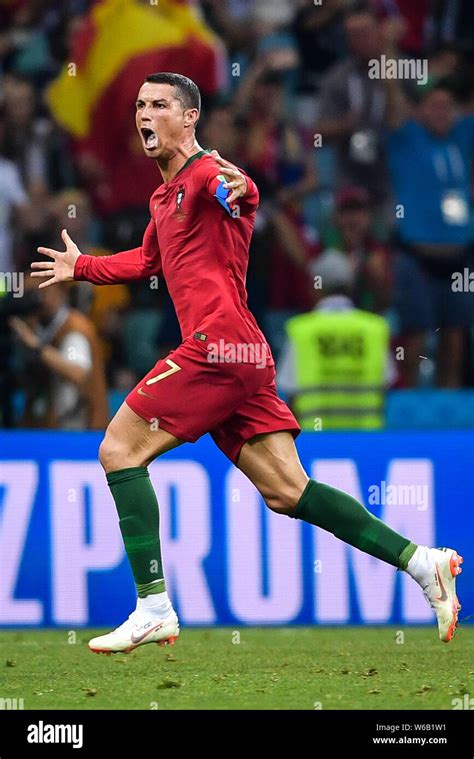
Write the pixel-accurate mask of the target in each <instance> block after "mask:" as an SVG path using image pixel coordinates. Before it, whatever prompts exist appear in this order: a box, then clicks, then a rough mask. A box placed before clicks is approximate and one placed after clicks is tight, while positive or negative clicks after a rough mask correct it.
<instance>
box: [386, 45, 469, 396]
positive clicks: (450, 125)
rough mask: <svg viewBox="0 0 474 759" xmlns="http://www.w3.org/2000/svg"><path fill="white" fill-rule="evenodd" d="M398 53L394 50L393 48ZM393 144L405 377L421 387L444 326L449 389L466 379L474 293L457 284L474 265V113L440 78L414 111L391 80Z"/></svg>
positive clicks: (442, 378) (441, 344)
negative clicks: (430, 342)
mask: <svg viewBox="0 0 474 759" xmlns="http://www.w3.org/2000/svg"><path fill="white" fill-rule="evenodd" d="M388 54H389V55H390V54H391V52H390V51H389V52H388ZM385 87H386V92H387V102H388V110H387V119H388V121H387V123H388V127H389V129H390V134H389V137H388V150H389V160H390V168H391V175H392V180H393V184H394V188H395V194H396V202H397V214H396V216H397V224H398V227H397V228H398V238H399V248H400V250H399V253H398V255H397V260H396V280H395V306H396V308H397V311H398V314H399V318H400V329H401V333H402V335H403V336H404V341H405V361H404V362H403V367H402V368H403V370H404V379H405V382H406V384H407V385H408V386H410V387H412V386H415V385H416V383H417V377H418V366H419V357H420V355H423V349H424V345H425V339H426V335H427V333H428V331H430V330H433V331H434V330H436V331H437V332H438V338H439V339H438V356H437V362H438V377H437V382H438V385H439V386H441V387H459V386H461V385H462V372H463V362H464V344H465V337H466V330H467V328H468V327H469V326H471V325H472V323H473V321H472V304H471V300H472V294H470V293H469V292H457V291H456V289H455V288H454V289H453V276H454V274H455V272H463V270H464V267H466V266H469V265H472V226H471V213H470V202H471V167H472V158H473V152H474V118H473V117H472V116H469V117H459V116H458V115H457V111H456V102H455V98H454V96H453V93H452V92H451V90H450V89H449V87H448V86H447V85H446V84H445V83H443V82H442V81H441V82H438V83H432V84H431V85H427V86H426V87H425V88H423V89H421V88H417V89H418V91H419V92H420V95H419V99H418V104H417V106H416V108H414V109H413V110H412V108H411V106H410V103H409V101H408V100H407V98H406V96H405V93H404V91H403V89H402V87H401V86H400V83H399V82H398V81H397V80H395V79H390V80H388V79H386V80H385Z"/></svg>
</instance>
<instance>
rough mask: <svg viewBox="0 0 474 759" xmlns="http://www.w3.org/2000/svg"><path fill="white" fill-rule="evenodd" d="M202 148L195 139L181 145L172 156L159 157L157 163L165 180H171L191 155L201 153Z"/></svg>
mask: <svg viewBox="0 0 474 759" xmlns="http://www.w3.org/2000/svg"><path fill="white" fill-rule="evenodd" d="M200 150H202V147H201V146H200V144H199V143H198V142H197V140H196V139H193V140H192V142H190V143H188V144H183V145H180V146H179V147H178V148H177V149H176V152H175V153H174V155H173V156H171V157H170V158H157V159H156V163H157V164H158V168H159V170H160V172H161V176H162V177H163V182H171V180H172V179H174V178H175V176H176V174H177V173H178V171H181V169H182V168H183V166H184V165H185V163H186V162H187V161H189V159H190V158H191V156H193V155H195V154H196V153H199V151H200Z"/></svg>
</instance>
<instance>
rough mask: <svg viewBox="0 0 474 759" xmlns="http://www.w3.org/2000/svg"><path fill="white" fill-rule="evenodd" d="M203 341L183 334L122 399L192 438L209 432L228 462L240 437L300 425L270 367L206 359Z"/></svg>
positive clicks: (236, 450)
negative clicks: (284, 399)
mask: <svg viewBox="0 0 474 759" xmlns="http://www.w3.org/2000/svg"><path fill="white" fill-rule="evenodd" d="M208 357H209V353H208V351H207V348H206V346H205V345H204V344H203V343H202V342H200V341H199V340H198V339H196V338H194V337H192V336H191V337H189V338H187V339H186V340H184V342H182V343H181V345H180V346H179V347H178V348H176V350H173V351H171V352H170V353H169V354H168V355H167V356H166V358H163V359H160V361H158V363H157V364H156V365H155V366H154V367H153V369H152V370H151V371H150V372H148V374H147V375H146V377H144V378H143V379H142V380H141V381H140V382H139V383H138V385H137V386H136V387H135V388H134V389H133V390H132V391H131V392H130V393H129V395H128V396H127V398H126V403H127V405H128V406H129V407H130V408H131V409H132V411H134V412H135V413H136V414H138V416H140V417H141V418H142V419H145V420H146V421H147V422H150V423H151V422H153V421H158V424H159V427H160V428H161V429H163V430H165V431H166V432H169V433H170V434H171V435H174V436H175V437H177V438H180V439H181V440H185V441H187V442H190V443H194V442H195V441H196V440H197V439H198V438H200V437H201V435H204V434H205V433H206V432H209V433H210V434H211V436H212V438H213V440H214V441H215V443H216V444H217V445H218V446H219V448H220V449H221V450H222V451H223V452H224V453H225V455H226V456H228V458H229V459H230V460H231V461H233V462H234V463H235V462H236V461H237V459H238V456H239V454H240V449H241V448H242V445H243V444H244V443H245V441H246V440H249V439H250V438H252V437H253V436H254V435H258V434H261V433H264V432H277V431H278V430H288V431H289V432H291V433H292V435H293V437H296V436H297V435H298V433H299V432H300V429H301V428H300V426H299V424H298V422H297V421H296V419H295V417H294V416H293V414H292V413H291V411H290V409H289V408H288V406H287V405H286V404H285V403H283V401H282V400H280V398H278V396H277V394H276V388H275V367H273V366H269V367H264V368H259V367H258V366H257V365H255V364H243V363H235V362H234V363H210V362H209V360H208Z"/></svg>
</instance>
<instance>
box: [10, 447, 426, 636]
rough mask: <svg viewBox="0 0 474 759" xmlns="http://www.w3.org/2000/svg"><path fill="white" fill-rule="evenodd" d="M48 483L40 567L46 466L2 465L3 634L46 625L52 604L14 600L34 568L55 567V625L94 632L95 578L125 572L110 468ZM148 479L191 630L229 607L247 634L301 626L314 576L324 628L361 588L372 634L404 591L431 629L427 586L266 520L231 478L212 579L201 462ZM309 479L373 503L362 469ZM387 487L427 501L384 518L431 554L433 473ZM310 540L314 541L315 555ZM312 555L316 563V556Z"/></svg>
mask: <svg viewBox="0 0 474 759" xmlns="http://www.w3.org/2000/svg"><path fill="white" fill-rule="evenodd" d="M46 471H47V472H48V478H49V493H50V505H49V509H50V514H49V517H50V520H49V521H50V533H49V541H50V547H48V546H47V545H44V546H43V545H42V546H41V551H39V550H38V546H36V549H35V555H27V553H26V551H25V544H26V541H27V536H28V530H29V526H30V522H31V519H32V515H33V512H34V504H35V497H36V493H37V488H38V481H39V469H38V465H37V464H36V462H33V461H21V462H18V461H15V462H11V461H4V462H2V463H1V465H0V565H1V572H0V625H1V624H3V625H14V624H20V625H40V624H41V623H42V622H43V620H44V615H45V608H44V604H45V601H44V599H43V600H39V599H38V598H34V597H33V598H28V597H25V592H24V590H22V592H21V595H20V594H18V593H17V588H16V586H17V582H18V578H19V576H21V575H23V574H26V576H27V577H28V582H29V584H28V587H31V586H32V576H33V577H34V573H35V562H38V561H43V562H45V561H50V562H51V566H50V577H51V615H50V618H51V620H52V622H53V623H54V624H59V625H71V624H77V625H82V624H84V625H85V624H88V623H90V615H89V589H88V582H89V581H90V580H91V578H94V583H95V585H94V587H95V592H96V593H98V592H99V590H100V582H99V580H100V576H99V579H97V576H96V575H95V574H94V573H107V572H109V571H111V570H113V569H116V568H117V567H118V566H119V565H121V564H122V562H124V561H125V560H126V559H125V555H124V551H123V546H122V540H121V536H120V532H119V528H118V523H117V516H116V513H115V507H114V504H113V501H112V498H111V497H110V493H109V490H108V488H107V485H106V482H105V478H104V475H103V473H102V470H101V468H100V466H99V465H98V464H97V463H96V462H92V461H90V460H88V461H52V462H50V464H49V470H44V471H43V474H45V472H46ZM150 473H151V477H152V480H153V482H154V484H155V487H156V490H157V493H158V500H159V503H160V513H161V519H160V529H161V538H162V544H163V551H164V556H165V570H166V576H167V582H168V587H169V589H170V591H171V594H172V596H173V598H174V599H175V600H176V601H177V604H178V608H179V611H180V615H181V619H182V622H183V623H185V624H214V623H216V622H219V621H220V620H219V614H218V609H219V608H222V606H223V603H224V604H225V605H228V608H229V610H230V613H231V614H232V615H233V617H234V618H235V619H236V620H238V621H239V622H240V623H242V624H266V623H275V624H277V623H280V624H285V623H288V622H292V621H293V620H297V618H298V615H299V614H300V613H301V610H302V606H303V603H304V597H303V596H304V594H303V588H304V582H303V580H304V576H305V575H306V584H307V583H308V580H307V577H308V574H309V575H310V577H311V580H310V582H311V584H312V598H313V602H312V611H311V618H312V619H313V621H315V622H319V623H344V622H348V621H349V619H350V617H351V600H350V586H351V578H352V585H353V588H355V592H356V595H357V602H358V608H359V614H360V620H361V621H362V622H381V623H382V622H387V621H389V620H390V619H391V616H392V613H393V607H394V599H395V591H396V586H397V583H398V582H400V596H399V598H400V603H401V614H402V618H403V619H404V621H406V622H423V621H426V620H430V619H432V614H431V610H430V609H429V607H428V606H427V605H426V604H425V602H424V601H423V598H422V597H421V594H420V592H419V588H418V586H416V584H415V583H414V582H413V581H412V580H411V579H410V578H409V577H408V576H407V575H405V574H402V573H397V572H396V571H395V570H394V568H393V567H390V566H388V565H386V564H383V563H382V562H379V561H377V560H375V559H373V558H371V557H369V556H367V555H365V554H363V553H361V552H360V551H357V550H355V549H353V548H350V547H347V546H345V545H344V544H342V543H341V542H339V541H338V540H336V539H335V538H334V537H333V536H332V535H331V534H329V533H326V532H324V531H323V530H317V529H314V528H311V527H309V526H308V525H305V524H303V523H302V522H300V521H299V520H292V519H288V518H287V517H281V516H276V515H275V514H273V513H272V512H270V511H269V510H268V509H265V508H264V506H263V502H262V501H261V499H260V497H259V495H258V493H257V492H256V490H255V489H254V487H253V486H252V485H251V483H250V482H249V481H248V480H247V479H246V477H244V475H243V474H242V473H241V472H240V471H238V470H237V469H235V468H233V467H229V469H228V471H227V475H226V481H225V488H224V493H225V496H224V504H223V508H224V509H225V524H226V529H225V535H226V537H225V541H226V544H225V545H221V546H217V547H216V546H214V550H215V551H217V552H220V555H221V557H222V565H223V574H222V576H221V575H219V576H214V578H209V577H208V576H207V574H206V566H205V563H206V558H207V557H208V556H209V553H210V552H211V549H212V548H213V540H216V541H217V538H213V530H212V522H211V480H210V477H209V473H208V471H207V470H206V468H205V467H203V466H202V465H201V464H200V463H198V462H196V461H188V460H186V461H183V460H179V461H159V462H156V463H155V464H153V465H152V466H151V467H150ZM311 474H312V476H313V477H314V478H315V479H318V480H321V481H323V482H327V483H328V484H332V485H334V486H337V487H340V488H343V489H345V490H347V491H348V492H349V493H351V494H352V495H353V496H354V497H356V498H358V499H359V500H362V501H365V502H367V498H366V497H364V495H363V493H362V492H361V487H360V481H359V475H358V471H357V466H356V463H355V462H354V461H353V460H351V459H327V460H322V459H318V460H316V461H314V462H313V466H312V470H311ZM380 475H381V480H384V481H385V483H386V487H387V488H388V486H389V485H395V486H407V485H410V486H413V484H415V485H417V484H418V485H420V486H423V487H424V488H425V490H426V492H427V494H428V497H427V503H424V504H423V508H422V509H420V508H416V507H414V506H413V505H409V504H403V503H402V504H397V505H396V506H393V505H390V503H389V502H388V500H387V502H386V503H383V504H382V505H381V506H380V507H377V508H378V511H376V512H375V513H377V516H380V517H381V518H382V519H384V520H385V521H387V522H388V524H389V525H390V526H391V527H393V528H394V529H396V530H397V531H400V532H402V533H403V534H405V535H409V536H410V537H411V538H412V539H413V540H415V541H416V542H419V543H422V544H424V545H433V544H434V537H435V536H434V496H433V481H434V477H433V466H432V462H431V461H430V460H429V459H406V460H403V459H392V460H391V461H390V462H389V464H388V467H387V471H386V472H381V473H380ZM236 494H237V495H236ZM218 506H219V507H220V504H218ZM370 508H371V509H373V508H374V507H372V506H371V507H370ZM304 530H306V531H309V532H308V534H309V540H307V541H306V543H305V542H304V541H303V531H304ZM304 544H305V545H306V548H305V551H306V553H303V545H304ZM308 545H311V549H312V555H311V557H308V556H307V547H308ZM25 562H31V566H30V567H28V566H27V565H26V564H25ZM264 575H265V578H264ZM225 578H227V579H225ZM264 580H265V581H264ZM97 583H99V584H97ZM25 585H26V583H25ZM223 585H225V587H224V588H223ZM211 586H212V587H213V588H214V592H216V588H217V589H218V593H219V600H218V599H217V598H215V599H213V596H212V594H211ZM98 589H99V590H98ZM224 593H225V594H226V597H225V598H224V601H223V599H222V595H223V594H224ZM30 594H31V595H34V594H33V593H31V591H30ZM26 595H28V594H26ZM216 604H217V606H218V608H217V609H216ZM219 604H220V606H219ZM305 621H307V616H305Z"/></svg>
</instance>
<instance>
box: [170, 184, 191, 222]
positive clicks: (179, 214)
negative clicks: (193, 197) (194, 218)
mask: <svg viewBox="0 0 474 759" xmlns="http://www.w3.org/2000/svg"><path fill="white" fill-rule="evenodd" d="M185 195H186V188H185V186H184V185H183V184H182V185H180V186H179V187H178V191H177V193H176V208H175V211H174V214H173V218H174V219H184V218H185V217H186V216H187V215H188V214H187V211H183V207H182V206H183V201H184V196H185Z"/></svg>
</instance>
